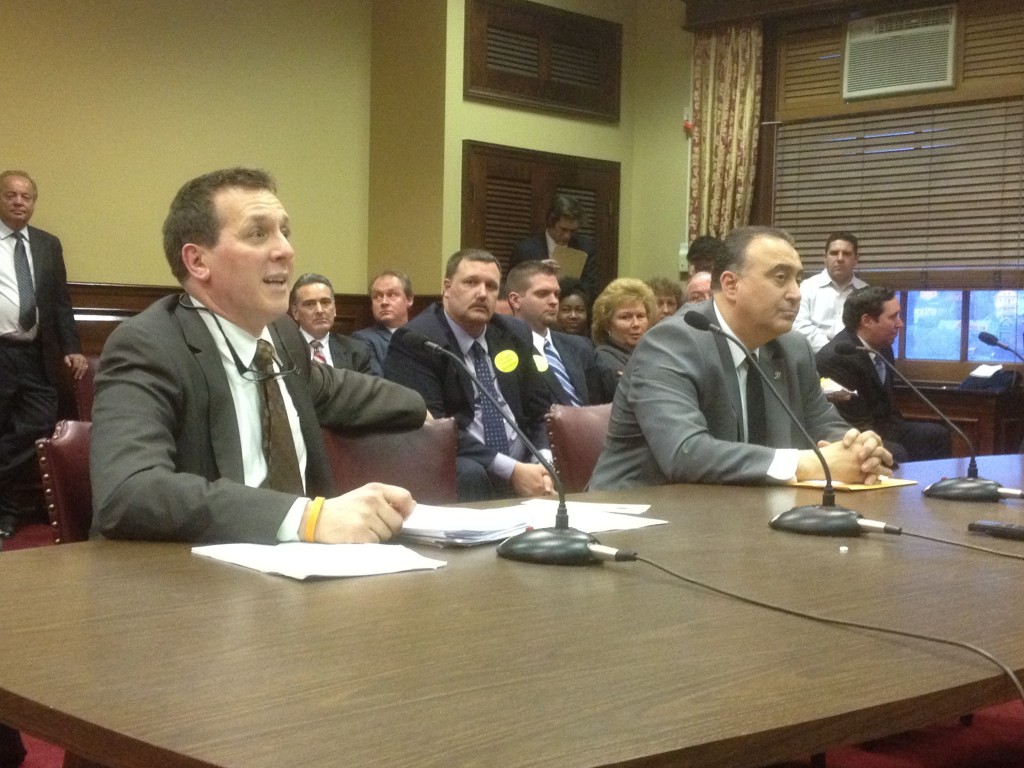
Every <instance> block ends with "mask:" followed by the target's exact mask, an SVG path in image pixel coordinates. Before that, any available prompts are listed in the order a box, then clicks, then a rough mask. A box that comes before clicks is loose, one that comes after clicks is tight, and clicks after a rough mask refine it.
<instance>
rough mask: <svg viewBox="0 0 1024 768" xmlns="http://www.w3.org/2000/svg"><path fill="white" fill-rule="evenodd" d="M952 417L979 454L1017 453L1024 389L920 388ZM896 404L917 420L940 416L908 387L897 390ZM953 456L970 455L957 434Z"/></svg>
mask: <svg viewBox="0 0 1024 768" xmlns="http://www.w3.org/2000/svg"><path fill="white" fill-rule="evenodd" d="M920 389H921V391H922V392H924V393H925V395H926V396H927V397H928V398H930V399H931V401H932V402H933V403H935V405H936V407H937V408H938V409H939V410H941V411H942V412H943V413H944V414H946V416H947V417H949V420H950V421H952V422H953V423H954V424H956V425H957V426H958V427H960V429H962V430H963V432H964V434H965V435H967V437H968V438H969V439H970V440H971V442H972V443H974V449H975V450H976V451H977V452H978V455H979V456H989V455H992V454H997V453H1017V452H1018V451H1019V449H1020V443H1021V439H1024V390H1022V389H1012V390H1009V391H1007V392H979V391H967V390H962V389H958V388H957V387H956V386H955V385H951V386H923V387H921V388H920ZM894 395H895V399H896V404H897V405H898V406H899V409H900V411H901V412H902V414H903V417H904V418H906V419H913V420H915V421H935V422H938V421H940V419H939V418H938V417H937V416H936V415H935V413H934V412H933V411H932V410H931V409H930V408H929V407H928V406H927V405H925V404H924V403H923V402H921V400H920V398H918V397H917V396H916V395H915V394H914V393H913V392H911V391H910V390H909V389H908V388H906V387H896V388H895V390H894ZM953 455H954V456H967V455H969V451H968V449H967V446H966V445H965V444H964V442H963V440H962V439H961V438H960V437H959V436H958V435H955V434H954V435H953Z"/></svg>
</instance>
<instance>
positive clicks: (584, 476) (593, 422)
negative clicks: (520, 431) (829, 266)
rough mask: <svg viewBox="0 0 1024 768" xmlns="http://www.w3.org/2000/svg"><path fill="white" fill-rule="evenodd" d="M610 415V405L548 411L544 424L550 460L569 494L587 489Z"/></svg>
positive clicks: (557, 407)
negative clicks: (549, 449)
mask: <svg viewBox="0 0 1024 768" xmlns="http://www.w3.org/2000/svg"><path fill="white" fill-rule="evenodd" d="M611 416H612V405H611V403H605V404H604V405H585V406H583V407H580V408H577V407H573V406H571V405H553V406H551V410H550V411H548V414H547V416H546V417H545V422H546V424H547V428H548V441H549V442H550V443H551V458H552V459H553V460H554V465H555V471H557V472H558V476H559V477H560V478H562V485H563V486H565V492H566V493H578V492H580V491H585V490H586V489H587V483H589V482H590V476H591V475H592V474H593V473H594V467H595V466H596V465H597V457H598V456H600V455H601V448H602V446H603V445H604V436H605V435H606V434H608V421H609V420H610V419H611Z"/></svg>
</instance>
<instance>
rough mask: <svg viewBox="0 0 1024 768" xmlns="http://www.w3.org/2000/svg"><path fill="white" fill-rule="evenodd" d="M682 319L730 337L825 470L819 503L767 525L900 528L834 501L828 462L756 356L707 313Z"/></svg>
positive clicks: (841, 530)
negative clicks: (866, 516) (865, 515)
mask: <svg viewBox="0 0 1024 768" xmlns="http://www.w3.org/2000/svg"><path fill="white" fill-rule="evenodd" d="M683 320H685V321H686V323H687V325H689V326H691V327H693V328H696V329H697V330H698V331H711V333H714V334H717V335H719V336H721V337H722V338H724V339H727V340H728V341H731V342H732V343H733V344H735V345H736V346H737V347H738V348H739V349H740V351H742V352H743V356H744V357H746V359H747V363H748V364H749V365H752V366H753V367H754V368H755V369H756V370H757V372H758V373H759V374H760V375H761V380H762V381H763V382H764V383H765V384H767V385H768V389H769V390H770V391H771V393H772V395H774V397H775V399H776V400H778V401H779V403H780V404H781V405H782V407H783V408H784V409H785V411H786V413H787V414H789V418H790V420H791V421H792V422H793V423H794V424H795V425H796V426H797V429H799V430H800V432H801V434H802V435H803V436H804V438H805V439H806V440H807V444H808V445H810V446H811V450H812V451H814V455H815V456H817V457H818V461H819V462H821V468H822V471H824V473H825V489H824V490H823V491H822V498H821V504H805V505H803V506H798V507H793V508H792V509H789V510H786V511H785V512H781V513H780V514H778V515H776V516H775V517H773V518H772V519H771V520H770V521H769V522H768V525H769V526H771V527H772V528H775V529H776V530H780V531H789V532H790V533H807V534H814V535H817V536H860V534H861V532H862V531H864V530H872V531H882V532H883V533H901V532H902V530H901V529H899V528H897V527H895V526H892V525H888V524H886V523H882V522H879V521H877V520H867V519H865V518H863V517H862V516H861V515H860V514H859V513H857V512H854V511H853V510H852V509H847V508H846V507H842V506H839V505H837V504H836V492H835V488H833V487H832V472H831V470H830V469H829V467H828V462H827V461H825V457H824V456H823V455H822V453H821V450H820V449H819V448H818V443H817V441H816V440H815V439H814V438H813V437H811V433H810V432H808V431H807V429H806V428H805V427H804V425H803V424H802V423H801V422H800V419H798V418H797V417H796V414H795V413H793V409H792V408H790V407H789V403H787V402H786V401H785V400H784V399H783V398H782V395H780V394H779V393H778V391H777V390H776V389H775V387H774V385H772V383H771V380H770V379H769V378H768V376H767V375H765V372H764V369H762V368H761V366H760V365H758V362H757V359H756V358H755V357H754V356H753V355H752V354H750V350H748V349H747V347H746V345H745V344H744V343H743V342H741V341H740V340H739V339H737V338H736V337H735V336H733V335H732V334H729V333H726V332H725V331H723V330H722V328H721V327H720V326H718V325H716V324H715V323H713V322H711V319H710V318H709V317H708V316H707V315H704V314H701V313H700V312H697V311H695V310H692V309H691V310H690V311H688V312H687V313H686V314H685V315H683Z"/></svg>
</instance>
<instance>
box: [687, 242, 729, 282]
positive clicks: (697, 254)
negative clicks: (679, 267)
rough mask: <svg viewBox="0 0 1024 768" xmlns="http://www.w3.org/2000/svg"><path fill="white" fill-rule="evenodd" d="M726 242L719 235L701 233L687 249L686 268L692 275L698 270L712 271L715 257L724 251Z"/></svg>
mask: <svg viewBox="0 0 1024 768" xmlns="http://www.w3.org/2000/svg"><path fill="white" fill-rule="evenodd" d="M724 248H725V244H724V243H723V242H722V241H721V240H719V239H718V238H717V237H712V236H711V235H701V236H700V237H698V238H696V239H695V240H694V241H693V242H692V243H690V247H689V248H687V249H686V269H687V273H688V274H690V275H695V274H697V273H698V272H711V271H712V269H714V265H715V259H717V258H718V256H719V254H720V253H722V251H723V249H724Z"/></svg>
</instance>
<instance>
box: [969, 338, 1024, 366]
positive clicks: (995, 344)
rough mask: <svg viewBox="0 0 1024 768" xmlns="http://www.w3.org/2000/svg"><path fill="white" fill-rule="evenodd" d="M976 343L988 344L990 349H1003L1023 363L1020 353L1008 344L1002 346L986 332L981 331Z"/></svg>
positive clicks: (1023, 358) (1023, 359)
mask: <svg viewBox="0 0 1024 768" xmlns="http://www.w3.org/2000/svg"><path fill="white" fill-rule="evenodd" d="M978 341H980V342H983V343H985V344H988V345H989V346H990V347H999V348H1000V349H1005V350H1006V351H1007V352H1009V353H1010V354H1013V355H1016V356H1017V358H1018V359H1019V360H1021V361H1022V362H1024V357H1021V355H1020V352H1018V351H1017V350H1016V349H1014V348H1013V347H1011V346H1010V345H1009V344H1004V343H1003V342H1001V341H1000V340H999V339H997V338H996V337H995V336H993V335H992V334H991V333H989V332H988V331H982V332H981V333H979V334H978Z"/></svg>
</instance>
